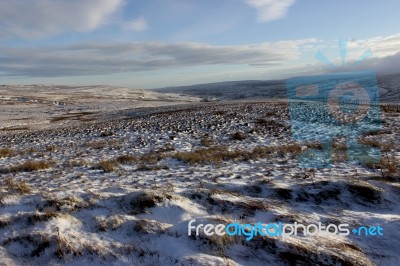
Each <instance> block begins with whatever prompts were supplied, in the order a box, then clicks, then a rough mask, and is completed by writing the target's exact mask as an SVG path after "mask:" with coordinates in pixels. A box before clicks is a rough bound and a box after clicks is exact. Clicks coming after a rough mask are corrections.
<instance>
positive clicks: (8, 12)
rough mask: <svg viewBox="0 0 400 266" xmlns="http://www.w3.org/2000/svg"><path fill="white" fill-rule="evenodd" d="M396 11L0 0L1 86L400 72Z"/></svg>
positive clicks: (226, 2) (357, 3) (275, 2)
mask: <svg viewBox="0 0 400 266" xmlns="http://www.w3.org/2000/svg"><path fill="white" fill-rule="evenodd" d="M398 10H400V1H398V0H385V1H378V0H352V1H348V0H336V1H321V0H297V1H296V0H0V83H1V84H33V83H42V84H43V83H44V84H77V85H86V84H110V85H118V86H129V87H135V88H156V87H165V86H173V85H188V84H196V83H208V82H216V81H228V80H245V79H259V80H266V79H280V78H287V77H292V76H299V75H309V74H318V73H324V72H335V71H342V70H344V69H345V70H352V69H357V70H358V69H372V70H375V71H377V72H400V64H399V63H398V62H400V29H399V25H400V16H399V15H398ZM338 40H347V41H348V43H347V45H348V49H347V52H344V50H343V47H344V45H342V50H341V49H340V48H339V46H338ZM342 43H344V42H342ZM341 51H342V54H341ZM317 54H318V55H319V56H318V58H316V55H317ZM341 55H346V60H345V61H343V60H342V57H341ZM363 56H364V57H365V58H367V59H366V60H364V61H363V62H361V63H360V64H358V65H357V66H356V67H353V64H354V63H355V62H357V60H359V58H360V57H361V58H363ZM343 63H344V64H343Z"/></svg>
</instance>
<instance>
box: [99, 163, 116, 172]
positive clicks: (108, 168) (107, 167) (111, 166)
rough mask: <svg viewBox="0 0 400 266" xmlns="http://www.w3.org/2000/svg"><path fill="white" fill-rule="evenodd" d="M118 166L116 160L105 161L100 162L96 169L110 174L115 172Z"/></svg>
mask: <svg viewBox="0 0 400 266" xmlns="http://www.w3.org/2000/svg"><path fill="white" fill-rule="evenodd" d="M117 166H118V162H116V161H114V160H104V161H100V162H99V163H98V164H97V166H96V167H95V168H96V169H100V170H103V171H104V172H105V173H109V172H112V171H114V170H115V169H116V167H117Z"/></svg>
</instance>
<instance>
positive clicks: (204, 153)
mask: <svg viewBox="0 0 400 266" xmlns="http://www.w3.org/2000/svg"><path fill="white" fill-rule="evenodd" d="M244 154H245V153H244V152H242V151H229V150H228V149H227V148H225V147H211V148H206V149H199V150H195V151H190V152H177V153H176V154H175V155H174V158H176V159H178V160H181V161H184V162H187V163H189V164H197V163H215V164H219V163H221V162H222V161H224V160H227V159H234V158H239V157H242V156H243V155H244Z"/></svg>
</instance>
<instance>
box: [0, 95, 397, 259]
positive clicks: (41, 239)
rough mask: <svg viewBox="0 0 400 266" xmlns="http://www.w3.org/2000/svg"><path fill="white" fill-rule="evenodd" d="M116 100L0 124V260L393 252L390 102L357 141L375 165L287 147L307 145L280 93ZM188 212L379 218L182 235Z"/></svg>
mask: <svg viewBox="0 0 400 266" xmlns="http://www.w3.org/2000/svg"><path fill="white" fill-rule="evenodd" d="M106 94H107V90H104V94H103V95H106ZM13 97H16V96H13ZM79 97H80V96H79ZM79 97H77V98H79ZM104 97H105V96H104ZM176 97H181V100H182V97H183V96H176ZM189 100H190V101H195V99H194V98H193V99H189V98H184V100H183V101H182V102H185V101H186V102H187V101H189ZM59 101H60V102H67V100H66V99H64V98H63V99H59ZM121 101H122V100H121ZM132 101H133V102H135V100H132ZM71 102H73V101H71ZM129 104H130V102H129V101H126V102H124V103H123V104H122V105H123V106H125V107H128V106H129ZM75 105H77V104H76V103H75ZM116 105H117V104H116ZM3 107H4V106H2V108H3ZM7 108H8V107H7ZM50 109H51V108H50ZM123 109H125V110H124V111H118V112H114V111H112V110H111V111H110V112H109V113H105V111H104V110H99V109H98V112H99V113H100V114H99V115H97V116H94V117H92V116H89V118H90V119H87V120H88V121H86V120H84V121H80V120H79V119H75V118H63V119H61V118H60V119H59V120H58V119H55V120H53V123H49V124H50V126H48V127H41V129H40V130H33V129H35V127H30V128H29V129H30V130H6V131H2V133H1V135H0V144H1V148H0V157H1V158H0V175H1V180H0V258H1V259H0V264H2V265H63V264H65V265H87V264H89V263H90V264H92V265H398V264H399V263H400V255H399V253H398V247H399V246H400V232H399V230H398V229H399V226H400V207H399V205H398V202H399V200H400V184H399V160H400V150H399V143H400V140H399V134H398V132H399V126H400V124H399V119H400V118H399V113H398V112H394V111H393V112H392V111H390V112H383V113H382V119H383V129H382V130H381V131H379V132H373V133H371V134H369V135H368V136H362V138H361V139H360V141H363V142H364V143H366V144H369V145H374V146H375V147H378V148H380V149H381V151H382V154H383V160H382V161H381V162H380V163H377V164H366V165H352V164H349V163H348V162H347V161H346V160H345V159H343V158H345V154H346V150H345V147H344V145H343V143H341V142H340V141H339V142H338V143H336V144H335V147H334V148H335V156H336V157H335V159H334V165H333V167H332V168H327V169H315V172H313V171H312V170H311V169H302V168H298V167H297V158H298V155H299V153H301V152H302V151H304V150H306V149H308V148H312V147H314V148H315V147H318V143H296V142H295V141H294V140H292V139H291V132H290V119H289V113H288V108H287V105H286V104H285V103H284V102H263V101H259V102H224V103H197V104H187V105H182V106H169V107H155V108H149V109H147V108H141V109H129V108H123ZM46 112H51V115H50V117H57V114H56V113H55V111H54V110H53V111H48V110H47V111H46V110H45V111H43V113H46ZM27 113H28V111H27V112H25V113H24V116H25V115H27ZM46 115H48V113H46ZM62 115H63V116H65V113H63V114H62ZM48 117H49V116H46V117H45V119H47V120H49V118H48ZM58 117H60V116H58ZM26 118H29V117H28V116H27V117H26ZM6 120H7V119H4V117H3V121H6ZM13 120H14V121H15V119H14V117H13ZM21 125H22V124H21ZM21 125H19V126H21ZM12 126H15V125H12ZM192 219H196V221H198V222H199V223H200V222H202V223H213V224H216V223H225V224H228V223H231V222H234V221H239V222H240V223H257V222H259V221H261V222H263V223H273V222H277V221H282V222H284V223H293V222H301V223H304V224H310V223H318V222H321V223H324V224H330V223H334V224H340V223H347V224H349V225H350V227H351V228H353V227H357V226H361V225H365V226H378V225H379V226H381V227H382V228H384V235H383V236H375V237H374V236H356V235H354V234H350V236H332V235H326V234H319V235H317V236H315V237H303V236H287V237H255V238H254V239H252V240H251V241H246V240H245V238H244V237H239V236H237V237H229V236H223V237H219V236H207V235H205V234H200V235H199V236H194V235H192V236H188V222H189V221H190V220H192Z"/></svg>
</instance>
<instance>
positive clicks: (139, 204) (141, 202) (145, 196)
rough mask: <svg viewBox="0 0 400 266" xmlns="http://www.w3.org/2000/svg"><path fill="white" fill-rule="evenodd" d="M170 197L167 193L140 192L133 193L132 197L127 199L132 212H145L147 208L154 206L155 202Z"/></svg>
mask: <svg viewBox="0 0 400 266" xmlns="http://www.w3.org/2000/svg"><path fill="white" fill-rule="evenodd" d="M171 198H172V197H171V196H170V195H169V194H164V193H153V192H142V193H138V194H136V195H134V197H133V198H132V199H130V200H129V205H130V206H129V207H130V209H131V212H132V213H133V214H141V213H146V212H148V209H150V208H153V207H155V206H156V205H157V203H161V202H163V201H165V200H167V199H171Z"/></svg>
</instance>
